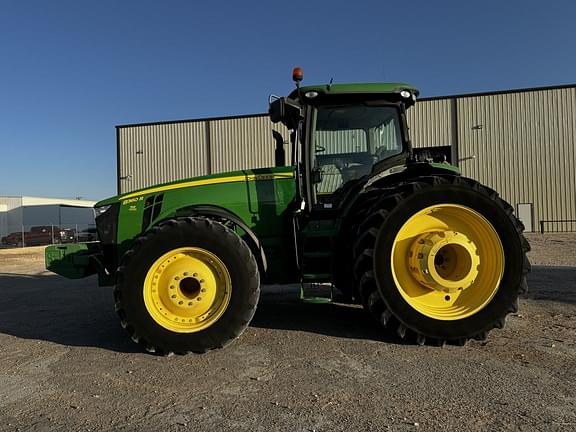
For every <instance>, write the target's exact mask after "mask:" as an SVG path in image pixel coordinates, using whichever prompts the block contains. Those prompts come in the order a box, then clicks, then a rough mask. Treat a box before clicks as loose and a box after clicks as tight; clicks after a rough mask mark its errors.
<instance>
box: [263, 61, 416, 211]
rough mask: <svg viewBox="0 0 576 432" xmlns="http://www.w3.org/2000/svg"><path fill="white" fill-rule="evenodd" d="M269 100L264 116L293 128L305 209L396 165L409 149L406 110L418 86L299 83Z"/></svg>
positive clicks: (325, 205) (335, 199)
mask: <svg viewBox="0 0 576 432" xmlns="http://www.w3.org/2000/svg"><path fill="white" fill-rule="evenodd" d="M293 79H294V81H295V82H296V85H297V89H296V90H295V91H293V92H292V93H291V94H290V95H289V96H288V97H286V98H276V99H274V100H271V103H270V118H271V120H272V121H273V122H282V123H283V124H284V125H285V126H286V127H287V128H289V129H291V130H293V131H294V132H295V133H293V134H292V135H291V137H292V155H293V160H292V162H293V163H292V164H293V165H295V166H296V169H297V171H298V174H299V177H301V178H302V180H303V181H302V184H301V185H300V193H301V196H302V198H303V200H304V201H305V203H306V204H307V205H308V209H311V210H312V209H334V208H337V207H339V206H340V205H341V204H342V203H343V201H344V198H345V196H346V195H347V192H348V191H349V190H351V189H352V187H353V186H354V185H355V184H358V183H359V182H358V180H360V179H362V178H366V177H368V176H371V175H374V174H376V173H378V172H381V171H384V170H386V169H389V168H390V167H392V166H395V165H402V164H404V163H405V161H406V159H407V158H408V157H409V156H410V155H411V153H412V148H411V145H410V140H409V137H408V128H407V126H406V109H407V108H408V107H409V106H411V105H413V104H414V103H415V101H416V97H417V95H418V90H417V89H416V88H414V87H412V86H410V85H408V84H402V83H387V84H378V83H376V84H327V85H321V86H308V87H300V85H299V83H300V81H301V79H302V72H301V69H299V68H296V69H295V70H294V73H293Z"/></svg>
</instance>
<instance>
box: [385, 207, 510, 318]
mask: <svg viewBox="0 0 576 432" xmlns="http://www.w3.org/2000/svg"><path fill="white" fill-rule="evenodd" d="M391 260H392V262H391V265H392V274H393V277H394V281H395V283H396V287H397V289H398V291H399V292H400V294H401V295H402V297H403V298H404V300H406V302H407V303H408V304H409V305H410V306H411V307H413V308H414V309H416V310H417V311H418V312H420V313H421V314H423V315H426V316H427V317H430V318H434V319H437V320H459V319H463V318H466V317H469V316H472V315H474V314H476V313H477V312H479V311H480V310H482V308H484V307H485V306H486V305H487V304H488V303H489V302H490V301H491V300H492V298H493V297H494V296H495V295H496V292H497V291H498V287H499V286H500V280H501V279H502V275H503V273H504V249H503V247H502V242H501V241H500V238H499V236H498V234H497V233H496V230H495V229H494V227H493V226H492V224H491V223H490V222H489V221H488V220H487V219H486V218H485V217H484V216H482V215H481V214H480V213H478V212H476V211H474V210H472V209H471V208H468V207H465V206H462V205H456V204H438V205H434V206H430V207H427V208H425V209H423V210H421V211H419V212H418V213H416V214H414V215H413V216H412V217H410V218H409V219H408V220H407V221H406V222H405V223H404V225H402V227H401V228H400V230H399V231H398V234H397V235H396V238H395V239H394V244H393V247H392V257H391Z"/></svg>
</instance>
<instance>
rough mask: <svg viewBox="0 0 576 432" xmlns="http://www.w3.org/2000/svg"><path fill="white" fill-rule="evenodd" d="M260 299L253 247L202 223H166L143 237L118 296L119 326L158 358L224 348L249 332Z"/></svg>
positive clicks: (125, 267) (128, 258)
mask: <svg viewBox="0 0 576 432" xmlns="http://www.w3.org/2000/svg"><path fill="white" fill-rule="evenodd" d="M259 295H260V278H259V272H258V265H257V263H256V260H255V258H254V256H253V255H252V252H251V251H250V248H249V247H248V246H247V245H246V243H245V242H244V241H243V240H242V239H241V238H240V237H239V236H238V235H237V234H236V233H234V232H233V231H232V230H230V229H228V228H227V227H225V226H224V225H222V224H220V223H218V222H215V221H211V220H209V219H205V218H181V219H174V220H169V221H167V222H164V223H162V224H160V225H158V226H157V227H154V228H152V229H151V230H150V231H148V232H147V233H146V234H144V235H143V236H141V237H139V238H138V239H137V240H136V241H135V242H134V245H133V246H132V249H131V250H129V251H128V252H126V253H125V255H124V257H123V259H122V263H121V266H120V267H119V269H118V284H117V285H116V288H115V291H114V296H115V301H116V310H117V312H118V314H119V316H120V319H121V322H122V326H123V327H124V328H125V329H126V330H128V332H129V333H130V335H131V336H132V339H133V340H134V341H135V342H138V343H140V344H141V345H143V346H144V347H145V348H146V349H147V350H148V351H150V352H156V353H159V354H170V353H178V354H184V353H188V352H197V353H201V352H206V351H208V350H211V349H214V348H221V347H224V346H225V345H227V344H228V343H230V342H231V341H233V340H234V339H236V338H237V337H238V336H240V334H242V332H243V331H244V330H245V329H246V327H247V326H248V324H249V322H250V321H251V319H252V317H253V316H254V313H255V311H256V305H257V303H258V298H259Z"/></svg>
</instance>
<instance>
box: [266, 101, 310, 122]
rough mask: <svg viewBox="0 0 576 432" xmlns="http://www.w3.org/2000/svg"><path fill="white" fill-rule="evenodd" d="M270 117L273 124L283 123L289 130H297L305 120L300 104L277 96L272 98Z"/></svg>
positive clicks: (269, 110)
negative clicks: (302, 120) (299, 124)
mask: <svg viewBox="0 0 576 432" xmlns="http://www.w3.org/2000/svg"><path fill="white" fill-rule="evenodd" d="M268 115H269V116H270V120H272V123H278V122H282V123H284V125H285V126H286V127H287V128H288V129H295V128H296V127H297V126H298V122H299V121H300V119H302V118H303V116H302V110H301V109H300V105H299V104H298V102H296V101H295V100H292V99H288V98H285V97H275V96H271V97H270V101H269V108H268Z"/></svg>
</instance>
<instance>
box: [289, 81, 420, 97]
mask: <svg viewBox="0 0 576 432" xmlns="http://www.w3.org/2000/svg"><path fill="white" fill-rule="evenodd" d="M402 90H408V91H410V92H412V93H414V94H416V95H418V94H419V91H418V89H417V88H416V87H414V86H413V85H411V84H406V83H358V84H332V85H328V84H324V85H312V86H305V87H301V88H300V92H301V93H302V94H305V93H306V92H309V91H315V92H318V93H325V94H379V93H382V94H386V93H400V92H401V91H402ZM296 96H297V92H296V91H293V92H292V93H291V94H290V98H292V99H294V98H296Z"/></svg>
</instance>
